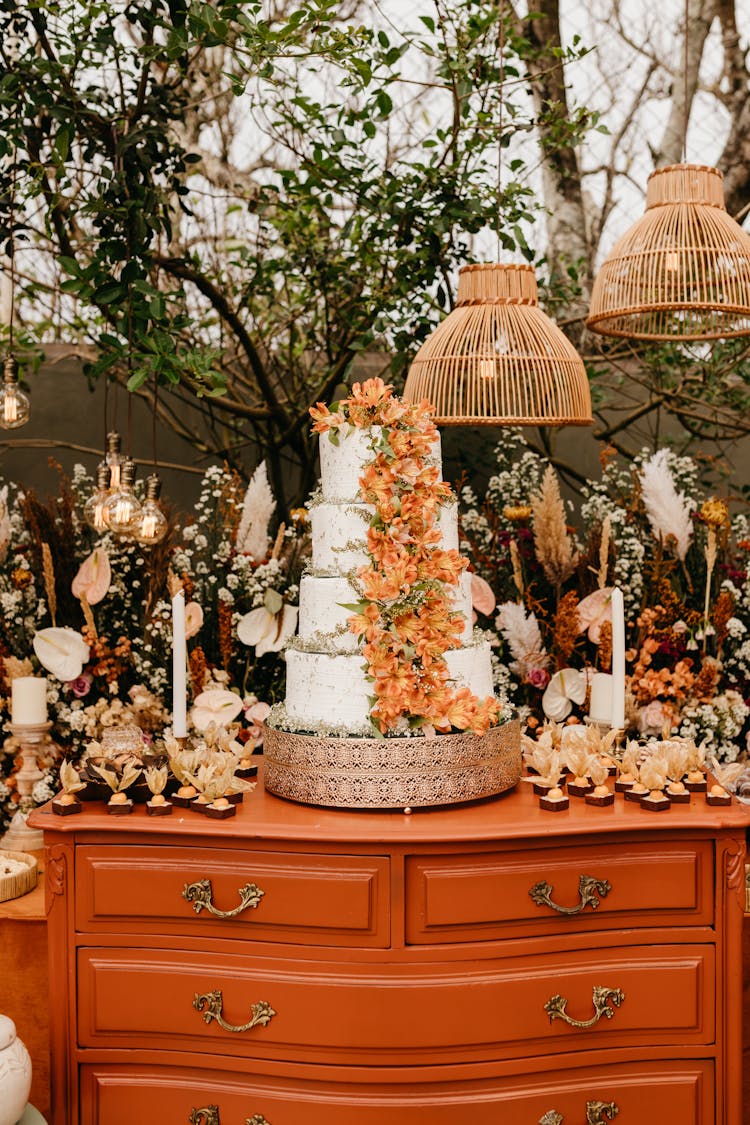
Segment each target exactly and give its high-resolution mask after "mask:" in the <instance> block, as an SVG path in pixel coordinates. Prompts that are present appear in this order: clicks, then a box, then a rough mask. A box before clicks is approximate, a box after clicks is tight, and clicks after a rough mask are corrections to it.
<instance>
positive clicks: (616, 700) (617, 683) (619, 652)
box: [611, 586, 625, 730]
mask: <svg viewBox="0 0 750 1125" xmlns="http://www.w3.org/2000/svg"><path fill="white" fill-rule="evenodd" d="M611 722H612V729H613V730H622V729H623V728H624V726H625V603H624V601H623V597H622V590H621V589H620V588H619V586H615V588H614V590H613V591H612V720H611Z"/></svg>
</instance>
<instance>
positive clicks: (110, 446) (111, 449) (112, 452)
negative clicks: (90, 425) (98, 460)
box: [105, 430, 124, 490]
mask: <svg viewBox="0 0 750 1125" xmlns="http://www.w3.org/2000/svg"><path fill="white" fill-rule="evenodd" d="M121 447H122V441H121V438H120V435H119V434H118V432H117V430H110V432H109V433H108V434H107V453H106V457H105V460H106V463H107V465H108V466H109V487H110V489H112V490H114V489H117V488H119V487H120V482H121V479H122V476H121V474H122V463H123V461H124V458H123V456H122V453H121V452H120V450H121Z"/></svg>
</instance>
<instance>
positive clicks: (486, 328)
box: [404, 265, 593, 426]
mask: <svg viewBox="0 0 750 1125" xmlns="http://www.w3.org/2000/svg"><path fill="white" fill-rule="evenodd" d="M404 398H405V399H406V400H407V401H409V402H419V401H421V400H422V399H428V400H429V401H430V402H431V403H432V404H433V406H434V407H435V410H436V414H435V421H436V422H437V423H438V424H439V425H440V424H442V425H454V426H477V425H496V426H497V425H511V426H586V425H590V424H591V423H592V422H593V418H592V415H591V394H590V392H589V384H588V379H587V377H586V369H585V367H584V365H583V360H582V359H581V357H580V356H579V355H578V353H577V352H576V350H575V348H574V347H573V345H572V344H571V343H570V341H569V340H568V339H567V337H566V336H565V335H564V334H563V333H562V332H561V331H560V329H559V328H558V327H557V325H556V324H555V323H554V322H553V321H552V320H550V318H549V317H548V316H547V315H546V314H545V313H544V312H542V310H541V309H540V308H539V303H538V298H537V287H536V277H535V275H534V270H533V268H532V267H531V266H529V265H472V266H464V267H463V268H462V269H461V270H460V271H459V275H458V295H457V301H456V305H455V308H454V309H453V310H452V312H451V313H449V315H448V316H447V317H446V318H445V320H444V321H442V323H441V324H439V325H438V327H437V328H436V329H435V331H434V332H433V333H432V335H431V336H429V337H428V338H427V340H425V342H424V344H423V345H422V347H421V348H420V349H419V351H418V352H417V354H416V356H415V357H414V359H413V361H412V364H411V367H410V368H409V375H408V378H407V380H406V387H405V389H404Z"/></svg>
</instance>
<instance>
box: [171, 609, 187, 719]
mask: <svg viewBox="0 0 750 1125" xmlns="http://www.w3.org/2000/svg"><path fill="white" fill-rule="evenodd" d="M172 731H173V733H174V736H175V738H185V737H186V736H187V643H186V638H185V593H184V591H183V590H178V592H177V593H176V594H175V596H174V597H173V598H172Z"/></svg>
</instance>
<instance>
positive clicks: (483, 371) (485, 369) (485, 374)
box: [479, 359, 496, 379]
mask: <svg viewBox="0 0 750 1125" xmlns="http://www.w3.org/2000/svg"><path fill="white" fill-rule="evenodd" d="M495 374H496V371H495V361H494V359H480V361H479V378H480V379H494V378H495Z"/></svg>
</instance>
